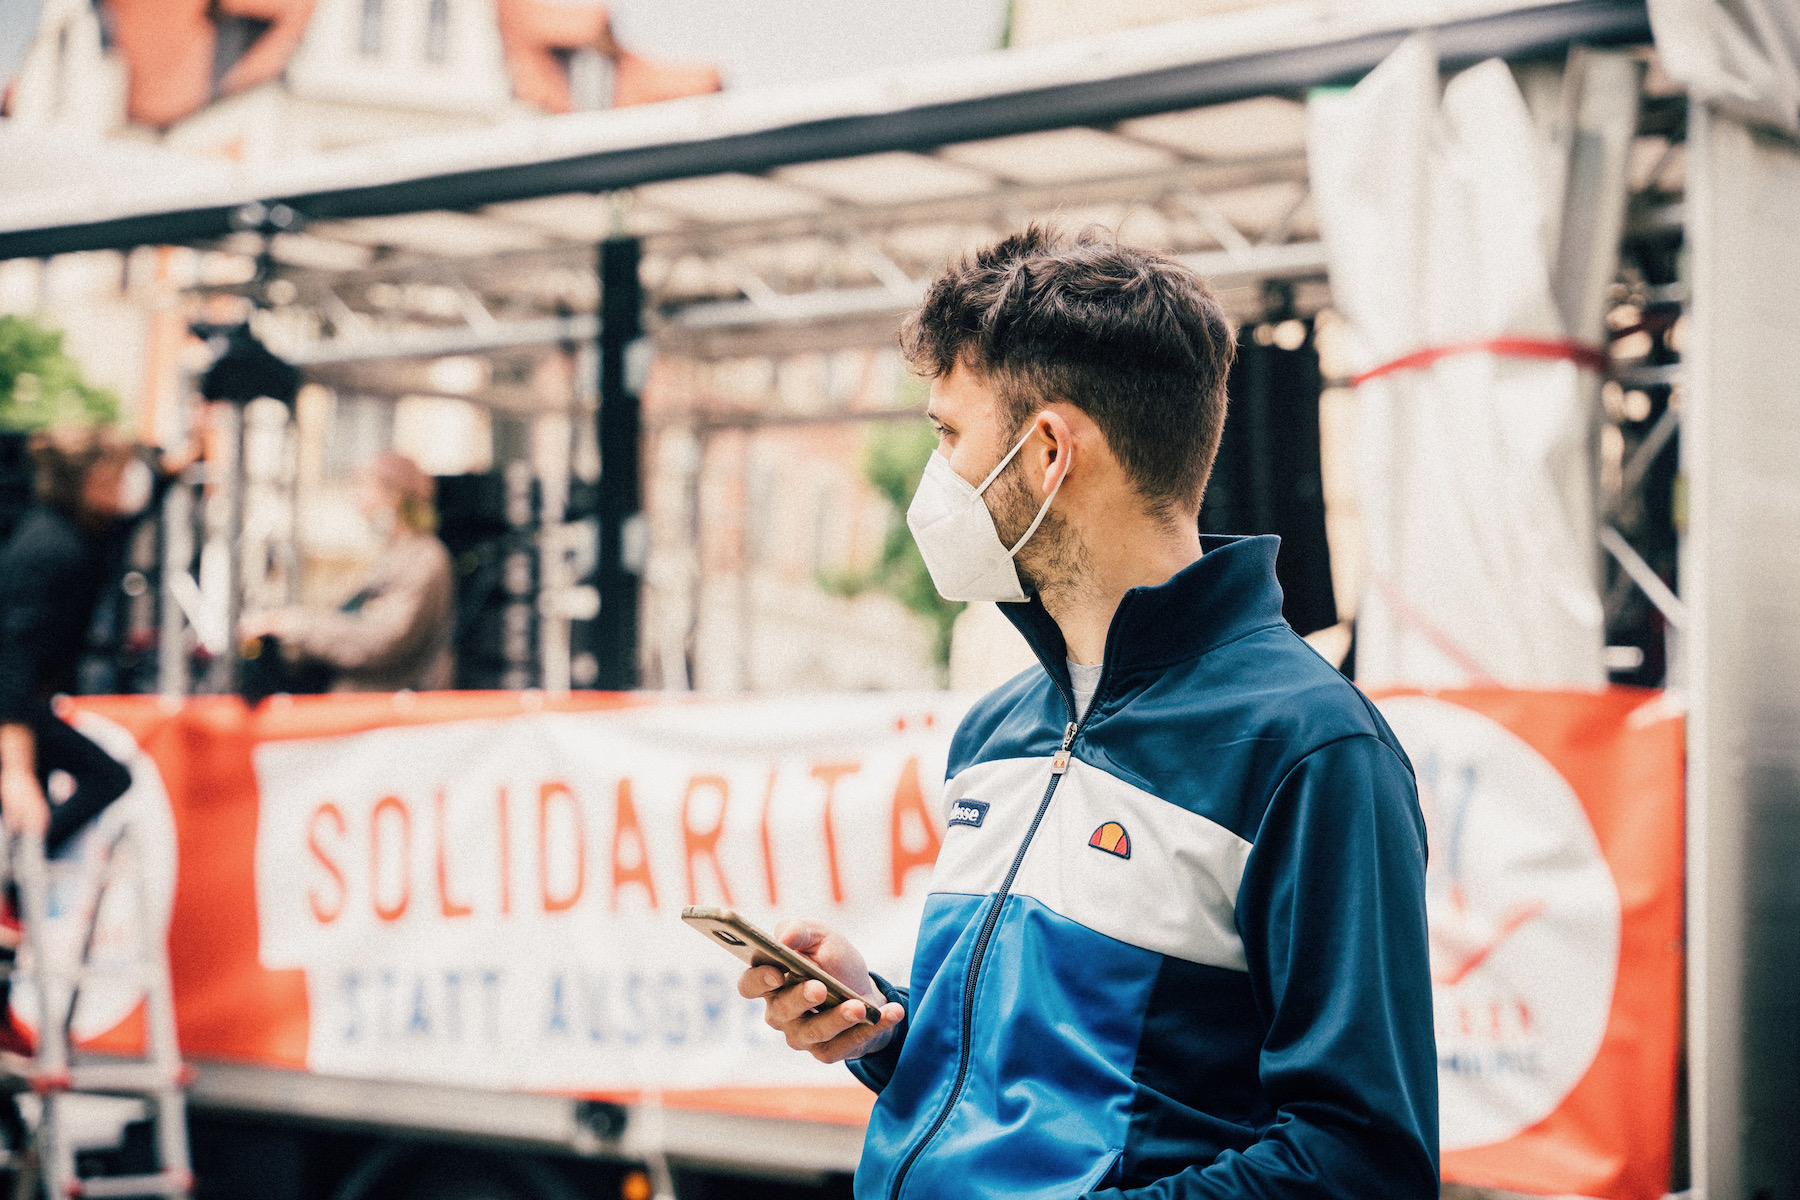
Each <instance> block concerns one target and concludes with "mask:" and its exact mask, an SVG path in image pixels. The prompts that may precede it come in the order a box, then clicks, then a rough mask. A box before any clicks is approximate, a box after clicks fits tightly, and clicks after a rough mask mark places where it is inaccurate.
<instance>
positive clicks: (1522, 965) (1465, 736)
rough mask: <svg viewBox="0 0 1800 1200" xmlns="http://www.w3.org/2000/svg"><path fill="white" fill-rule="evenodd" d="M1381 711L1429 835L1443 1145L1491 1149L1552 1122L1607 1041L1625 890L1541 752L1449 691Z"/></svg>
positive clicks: (1392, 703) (1406, 699)
mask: <svg viewBox="0 0 1800 1200" xmlns="http://www.w3.org/2000/svg"><path fill="white" fill-rule="evenodd" d="M1380 707H1381V711H1382V714H1383V715H1384V716H1386V717H1387V719H1388V721H1389V723H1390V724H1392V726H1393V728H1394V732H1395V733H1396V734H1397V735H1399V738H1400V742H1401V744H1402V745H1403V746H1405V747H1406V753H1407V755H1408V756H1409V757H1410V758H1411V759H1412V763H1413V769H1414V771H1415V772H1416V773H1417V776H1418V781H1419V800H1420V803H1421V804H1422V805H1423V806H1424V809H1425V819H1426V822H1427V824H1428V826H1429V829H1430V839H1431V841H1430V845H1431V859H1430V866H1429V868H1428V870H1427V872H1426V908H1427V913H1428V916H1429V919H1430V923H1431V976H1432V994H1433V1001H1434V1007H1435V1010H1436V1022H1437V1050H1438V1095H1439V1122H1440V1133H1439V1144H1440V1146H1441V1147H1442V1149H1444V1150H1467V1149H1471V1148H1474V1147H1476V1146H1490V1145H1493V1144H1495V1143H1496V1142H1503V1141H1505V1140H1507V1139H1508V1138H1511V1137H1513V1136H1515V1135H1517V1134H1519V1133H1521V1132H1523V1131H1524V1130H1526V1129H1529V1128H1530V1127H1531V1126H1533V1125H1535V1124H1537V1123H1538V1122H1539V1121H1541V1120H1543V1119H1544V1118H1545V1117H1547V1116H1549V1115H1550V1113H1551V1112H1553V1111H1554V1110H1555V1109H1556V1106H1557V1105H1558V1104H1560V1103H1562V1100H1563V1098H1564V1097H1565V1096H1567V1095H1568V1094H1569V1092H1570V1090H1571V1089H1573V1088H1574V1086H1575V1085H1576V1083H1577V1082H1579V1081H1580V1079H1581V1077H1582V1076H1583V1075H1585V1074H1586V1073H1587V1069H1588V1067H1589V1065H1590V1064H1591V1063H1592V1062H1593V1060H1594V1055H1595V1054H1596V1053H1597V1052H1598V1051H1599V1049H1600V1042H1601V1039H1602V1037H1603V1036H1604V1035H1605V1033H1606V1023H1607V1018H1608V1015H1609V1013H1610V1012H1611V1010H1612V996H1613V983H1614V980H1615V978H1616V977H1617V975H1618V966H1619V893H1618V888H1617V887H1616V885H1615V884H1614V882H1613V877H1612V871H1611V870H1610V869H1609V868H1608V867H1607V865H1606V859H1605V857H1604V856H1603V855H1602V854H1601V852H1600V843H1599V842H1598V841H1597V840H1596V839H1595V837H1594V830H1593V826H1592V825H1591V824H1590V823H1589V821H1588V818H1587V814H1586V812H1585V811H1584V810H1583V809H1582V807H1581V801H1580V800H1579V799H1577V798H1576V795H1575V792H1574V790H1573V789H1572V788H1571V787H1570V786H1569V783H1568V781H1567V780H1566V779H1564V778H1563V777H1562V775H1561V774H1559V773H1558V772H1557V770H1556V768H1555V767H1553V766H1551V765H1550V763H1549V762H1548V761H1547V760H1545V758H1544V757H1543V755H1541V754H1539V753H1538V752H1537V751H1536V750H1534V749H1532V748H1531V747H1530V746H1529V745H1527V744H1526V743H1525V742H1523V741H1521V740H1520V739H1519V738H1518V737H1517V736H1516V735H1514V734H1513V733H1511V732H1510V731H1509V730H1507V729H1505V728H1504V727H1502V726H1501V725H1499V724H1497V723H1496V722H1494V721H1492V720H1489V719H1488V718H1487V717H1484V716H1482V715H1481V714H1479V713H1476V712H1473V711H1471V710H1469V709H1466V708H1462V707H1460V706H1458V705H1455V704H1450V703H1447V702H1446V701H1443V700H1435V699H1431V698H1428V697H1423V696H1398V697H1393V698H1390V699H1387V700H1383V701H1382V702H1381V706H1380Z"/></svg>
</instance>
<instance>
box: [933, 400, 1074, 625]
mask: <svg viewBox="0 0 1800 1200" xmlns="http://www.w3.org/2000/svg"><path fill="white" fill-rule="evenodd" d="M1030 440H1031V433H1030V431H1027V432H1026V434H1025V436H1024V437H1022V438H1020V439H1019V441H1018V443H1017V444H1016V445H1015V446H1013V448H1012V449H1011V450H1008V451H1007V452H1006V457H1004V458H1002V459H1001V460H1000V463H999V465H998V466H996V467H995V468H994V469H993V470H992V471H990V472H988V477H987V478H986V479H984V480H982V481H981V486H980V487H976V486H975V485H973V484H971V483H970V482H969V481H968V480H966V479H964V478H963V477H962V476H961V475H958V474H957V473H956V469H955V468H954V467H952V466H951V465H950V460H949V459H947V458H945V457H944V456H943V455H942V454H936V453H934V454H932V456H931V460H930V461H929V462H927V463H926V464H925V474H924V477H923V478H921V479H920V480H919V490H918V491H917V492H915V493H914V494H913V499H912V504H911V505H910V506H909V507H908V508H907V510H906V527H907V528H908V529H910V530H912V535H913V541H914V542H915V543H917V545H918V547H919V554H920V556H921V557H923V558H924V559H925V569H926V570H927V571H929V572H931V582H932V584H933V585H934V586H935V587H936V588H937V590H938V595H940V596H942V597H943V598H944V599H946V600H995V601H1020V600H1024V599H1025V587H1024V585H1023V584H1021V583H1020V582H1019V570H1018V567H1017V566H1015V565H1014V563H1013V556H1014V555H1016V554H1018V552H1019V549H1020V547H1022V546H1024V545H1025V543H1026V542H1028V541H1030V540H1031V535H1032V534H1034V533H1036V532H1037V527H1038V526H1039V525H1041V524H1042V523H1043V520H1044V517H1045V515H1046V514H1047V513H1049V511H1050V502H1051V501H1052V500H1055V499H1056V493H1057V492H1058V491H1060V490H1061V489H1062V483H1063V479H1064V478H1066V477H1067V475H1068V472H1067V470H1065V471H1064V472H1063V474H1062V475H1061V476H1058V477H1057V480H1056V483H1055V484H1053V485H1052V486H1051V488H1050V494H1049V495H1048V496H1045V497H1044V503H1043V507H1041V508H1039V509H1038V512H1037V516H1036V517H1034V518H1033V519H1032V522H1031V526H1030V528H1028V529H1026V530H1025V536H1024V537H1021V538H1020V539H1019V541H1018V544H1017V545H1015V546H1014V547H1013V548H1012V549H1010V550H1008V549H1007V548H1006V545H1005V543H1004V542H1002V541H1001V540H1000V531H999V530H997V529H995V528H994V517H993V514H992V513H990V512H988V506H987V504H986V503H985V502H983V500H982V499H981V494H982V493H983V492H985V491H987V489H988V485H990V484H992V483H993V482H994V480H995V479H998V478H999V477H1000V472H1002V471H1004V470H1005V469H1006V464H1007V463H1009V462H1011V461H1012V460H1013V456H1014V455H1016V454H1018V452H1019V451H1020V450H1021V449H1023V448H1024V446H1025V443H1026V442H1028V441H1030Z"/></svg>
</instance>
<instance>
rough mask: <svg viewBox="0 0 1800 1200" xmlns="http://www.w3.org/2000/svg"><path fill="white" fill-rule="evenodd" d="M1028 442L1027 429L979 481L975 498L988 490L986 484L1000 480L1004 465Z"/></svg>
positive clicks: (1028, 434) (1028, 433)
mask: <svg viewBox="0 0 1800 1200" xmlns="http://www.w3.org/2000/svg"><path fill="white" fill-rule="evenodd" d="M1030 440H1031V430H1029V429H1027V430H1026V431H1025V436H1024V437H1022V438H1020V439H1019V440H1018V442H1017V443H1015V444H1014V446H1013V448H1012V449H1011V450H1008V451H1007V452H1006V457H1004V458H1002V459H1001V460H1000V461H999V462H998V463H997V464H995V466H994V469H993V470H991V471H989V472H988V476H987V478H986V479H984V480H982V481H981V486H980V487H978V488H976V489H975V494H976V495H977V496H979V495H981V493H983V492H985V491H987V490H988V484H990V483H992V482H994V480H996V479H998V478H1000V472H1002V471H1004V470H1006V464H1007V463H1009V462H1011V461H1012V460H1013V459H1014V458H1015V457H1016V456H1017V455H1018V453H1019V451H1021V450H1023V449H1024V448H1025V443H1026V442H1029V441H1030ZM1059 485H1060V481H1059Z"/></svg>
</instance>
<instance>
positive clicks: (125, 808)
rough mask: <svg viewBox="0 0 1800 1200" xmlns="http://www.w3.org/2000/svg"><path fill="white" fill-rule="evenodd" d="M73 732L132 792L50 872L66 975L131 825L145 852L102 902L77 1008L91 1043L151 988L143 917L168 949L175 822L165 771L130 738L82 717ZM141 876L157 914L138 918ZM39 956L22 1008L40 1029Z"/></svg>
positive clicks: (26, 961)
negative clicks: (116, 847) (119, 771)
mask: <svg viewBox="0 0 1800 1200" xmlns="http://www.w3.org/2000/svg"><path fill="white" fill-rule="evenodd" d="M71 723H72V724H73V725H74V726H75V728H76V729H78V730H80V731H81V733H82V735H83V736H85V737H87V738H89V739H90V740H92V741H93V742H94V743H95V744H97V745H98V746H99V747H100V748H101V749H102V750H104V751H106V752H107V753H108V754H110V755H112V756H113V757H114V758H116V759H118V760H119V761H120V762H122V763H124V764H125V766H126V767H127V768H129V769H130V771H131V786H130V787H129V788H127V789H126V791H125V794H124V795H123V796H120V797H119V798H118V799H117V800H115V801H113V802H112V804H110V805H109V806H108V807H107V809H106V811H105V812H103V813H101V814H100V815H99V816H98V817H96V818H95V819H94V820H92V821H90V822H88V824H87V827H86V828H84V829H83V830H82V831H81V832H80V833H78V834H76V835H75V837H74V838H72V839H71V840H70V841H69V844H68V845H67V846H65V847H64V848H63V851H62V853H61V854H59V855H58V856H57V857H56V858H54V859H52V860H50V862H49V863H48V864H47V865H48V871H47V875H48V883H49V890H50V895H49V907H50V919H49V921H48V922H47V925H48V928H47V929H45V930H44V934H43V940H44V948H45V952H46V953H47V954H49V955H50V956H51V957H52V958H53V959H54V960H55V961H56V962H58V963H59V964H63V965H64V966H65V968H70V967H73V966H74V964H76V963H77V962H79V960H80V958H81V951H82V943H83V941H84V940H85V939H86V937H87V930H88V924H87V918H88V914H89V913H90V912H92V906H93V903H94V899H95V896H94V891H95V888H96V887H97V886H98V884H99V882H100V872H101V870H102V868H103V867H104V865H105V857H106V848H107V847H108V846H110V845H112V844H113V841H114V839H115V838H116V837H117V836H118V835H119V833H120V832H121V831H122V830H123V829H124V828H125V827H126V826H130V829H131V835H132V842H133V843H134V845H135V849H134V850H127V851H126V852H125V854H126V858H125V859H124V860H123V861H121V862H120V863H119V864H118V867H117V869H116V870H115V871H114V872H113V877H112V882H111V884H110V885H109V886H108V887H107V889H106V892H105V894H104V895H103V896H101V897H100V911H99V915H98V918H97V920H96V921H95V923H94V940H93V945H92V949H91V950H90V951H89V964H88V965H89V968H90V970H89V972H88V974H87V976H86V977H85V978H83V979H82V981H81V994H80V998H79V1000H78V1001H77V1003H76V1006H75V1020H74V1026H73V1031H74V1035H75V1038H76V1039H77V1040H78V1041H81V1040H86V1039H88V1038H94V1037H98V1036H99V1035H101V1034H103V1033H105V1032H106V1031H107V1030H109V1029H111V1028H113V1027H114V1026H115V1025H117V1024H118V1023H119V1022H120V1021H123V1020H124V1019H125V1018H126V1017H128V1016H130V1015H131V1011H132V1010H133V1009H134V1008H136V1007H137V1006H138V1002H139V1001H140V1000H142V999H143V996H144V989H143V987H142V986H141V985H140V984H139V983H138V981H137V979H136V978H134V977H133V968H134V967H135V966H136V964H137V963H138V962H139V961H140V959H141V957H142V956H141V954H140V950H139V947H140V945H141V941H140V937H141V934H140V927H139V925H138V921H139V919H140V916H142V917H143V918H145V919H148V920H149V921H150V922H151V923H152V924H151V928H152V929H153V930H154V931H155V933H156V936H157V937H158V938H159V939H161V941H162V943H163V944H164V945H167V944H168V938H169V914H170V911H171V910H172V909H173V907H174V904H175V868H176V846H175V814H174V812H173V810H172V809H171V808H170V807H169V792H168V789H167V788H166V787H164V786H163V779H162V772H161V771H158V770H157V769H156V762H155V760H153V759H152V758H151V757H150V756H149V755H148V754H146V753H145V752H144V750H143V748H142V747H140V746H139V745H138V743H137V739H136V738H134V737H132V736H131V733H130V731H128V730H126V729H125V728H123V727H122V726H120V725H119V724H117V723H116V722H113V721H109V720H107V719H106V718H105V717H101V716H96V715H95V714H93V713H80V714H78V715H77V716H76V717H75V719H74V721H73V722H71ZM140 870H143V871H144V872H145V876H144V880H143V883H144V887H143V895H144V898H145V900H147V901H148V903H149V907H150V911H149V913H147V914H140V913H139V911H138V910H139V907H140V905H139V903H138V897H139V890H138V872H139V871H140ZM32 951H33V948H32V947H31V946H29V945H27V947H26V948H25V950H24V952H23V953H22V955H21V961H20V964H19V966H20V972H19V975H20V977H19V979H18V980H17V984H16V986H15V987H14V988H13V991H12V1007H13V1011H14V1012H15V1013H17V1014H18V1016H19V1018H20V1020H21V1021H22V1022H23V1023H24V1024H25V1025H27V1026H29V1027H30V1028H31V1029H33V1030H35V1029H37V1028H38V991H37V981H36V979H35V977H34V976H35V972H36V969H37V964H36V958H35V955H34V954H33V952H32Z"/></svg>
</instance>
